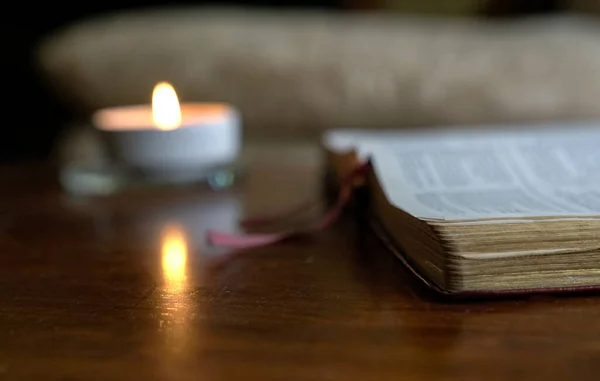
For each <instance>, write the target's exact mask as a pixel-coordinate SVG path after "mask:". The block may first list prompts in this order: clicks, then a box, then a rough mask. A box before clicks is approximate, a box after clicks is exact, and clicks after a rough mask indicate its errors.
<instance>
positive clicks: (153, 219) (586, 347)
mask: <svg viewBox="0 0 600 381" xmlns="http://www.w3.org/2000/svg"><path fill="white" fill-rule="evenodd" d="M300 156H301V155H300ZM306 163H307V162H306V161H303V160H296V161H295V160H289V161H286V160H282V158H280V160H273V158H269V159H265V160H262V161H261V160H258V161H255V162H254V164H253V165H252V166H250V172H249V174H248V177H247V178H246V179H245V181H244V182H243V183H241V184H239V185H238V187H237V188H236V189H234V190H231V191H225V192H222V193H211V192H207V191H201V190H188V191H178V192H172V193H165V192H153V193H148V194H134V195H122V196H118V197H112V198H108V199H101V200H86V199H74V198H70V197H68V196H67V195H65V194H62V193H61V191H60V188H59V187H58V186H57V185H56V184H55V181H54V177H53V176H52V174H51V172H49V171H48V169H47V168H45V167H44V166H43V165H37V164H34V165H24V166H12V167H3V168H2V169H0V172H1V174H2V186H1V187H0V200H1V201H0V213H1V214H0V379H1V380H79V379H81V380H103V381H105V380H129V379H142V380H260V381H266V380H302V381H306V380H379V381H382V380H394V381H395V380H478V381H479V380H485V381H492V380H509V379H528V380H544V381H550V380H597V379H598V377H600V297H594V296H589V295H588V296H577V297H560V298H552V297H536V298H528V299H521V300H496V301H488V302H468V303H467V302H448V301H443V300H439V299H436V298H435V297H431V296H430V295H428V294H427V293H425V292H422V290H421V289H420V288H419V286H418V285H416V284H415V282H414V281H413V280H412V278H410V276H409V275H407V273H406V272H405V271H404V269H403V268H402V266H401V265H400V264H399V262H398V261H397V260H396V259H395V258H393V257H392V256H391V255H390V254H389V253H387V252H385V250H383V249H382V247H381V246H380V245H379V244H378V243H377V241H375V240H373V241H372V242H371V243H369V244H368V245H367V246H366V247H365V246H361V245H358V244H357V240H356V237H357V231H356V226H355V224H354V222H353V221H352V220H351V219H345V220H342V221H340V222H339V223H338V224H337V225H336V226H335V227H333V228H331V229H330V230H328V231H326V232H324V233H323V234H321V235H319V236H316V237H315V238H314V239H313V240H310V241H306V242H299V243H296V244H280V245H275V246H272V247H267V248H262V249H254V250H251V251H248V252H247V253H245V254H244V255H241V256H238V257H237V258H236V259H234V260H232V261H230V262H228V263H226V265H225V266H222V267H220V268H213V267H211V266H208V264H210V263H211V262H210V261H209V258H211V257H212V256H215V255H219V254H218V253H216V254H215V253H213V252H211V251H210V250H208V249H207V248H206V247H205V246H204V245H203V239H204V236H203V232H204V230H205V229H206V228H209V227H216V228H221V229H224V230H232V229H235V228H236V222H237V219H238V218H239V217H240V216H241V215H246V214H253V213H255V212H257V211H259V210H262V211H263V212H265V211H275V210H279V209H284V208H285V207H287V206H290V205H293V204H294V202H296V201H298V200H300V199H303V198H304V197H305V196H307V195H310V194H316V192H317V191H318V185H319V179H318V176H316V170H317V167H318V166H316V165H315V162H314V161H313V162H311V164H306ZM367 242H369V239H368V238H367Z"/></svg>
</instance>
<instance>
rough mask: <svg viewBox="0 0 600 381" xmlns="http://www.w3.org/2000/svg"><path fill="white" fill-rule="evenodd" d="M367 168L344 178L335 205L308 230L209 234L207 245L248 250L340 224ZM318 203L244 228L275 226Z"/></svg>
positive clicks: (255, 221)
mask: <svg viewBox="0 0 600 381" xmlns="http://www.w3.org/2000/svg"><path fill="white" fill-rule="evenodd" d="M368 168H369V164H363V165H361V166H359V167H357V168H356V169H355V170H354V171H352V172H351V173H350V174H348V175H347V176H346V177H345V178H343V179H342V181H340V191H339V195H338V199H337V201H336V203H335V204H334V205H333V206H332V207H331V208H330V209H329V210H328V211H327V213H325V214H324V215H323V216H322V217H321V218H320V219H319V220H317V221H315V222H314V223H312V224H311V225H309V226H308V227H305V228H303V229H290V230H284V231H280V232H274V233H263V234H260V233H259V234H245V235H236V234H228V233H222V232H217V231H212V230H209V231H208V232H207V240H208V243H209V244H210V245H212V246H219V247H227V248H231V249H247V248H252V247H259V246H266V245H271V244H274V243H277V242H281V241H285V240H288V239H291V238H295V237H300V236H303V235H307V234H310V233H314V232H317V231H320V230H323V229H325V228H327V227H328V226H330V225H331V224H333V223H334V222H335V221H336V220H337V218H338V217H339V215H340V214H341V212H342V210H343V209H344V206H345V205H346V204H347V203H348V201H349V200H350V196H351V195H352V191H353V189H354V181H355V180H356V179H357V178H358V177H360V176H363V175H364V174H365V173H366V171H367V169H368ZM317 203H318V201H312V202H310V203H303V204H301V205H300V206H299V207H296V208H294V209H292V210H291V211H288V212H287V213H284V214H281V215H279V216H268V217H261V218H253V219H249V220H246V221H242V223H241V224H242V225H243V226H250V225H268V224H273V223H275V222H277V221H281V220H285V219H289V218H290V217H292V216H294V215H296V214H298V213H300V212H302V211H305V210H307V209H309V208H311V207H312V206H314V205H315V204H317Z"/></svg>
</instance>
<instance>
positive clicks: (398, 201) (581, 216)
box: [323, 123, 600, 294]
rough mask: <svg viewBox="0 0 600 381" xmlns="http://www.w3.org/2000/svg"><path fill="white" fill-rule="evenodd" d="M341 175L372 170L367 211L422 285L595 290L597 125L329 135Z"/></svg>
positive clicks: (598, 276)
mask: <svg viewBox="0 0 600 381" xmlns="http://www.w3.org/2000/svg"><path fill="white" fill-rule="evenodd" d="M323 146H324V148H325V150H326V152H327V156H328V158H329V166H330V169H331V170H332V171H333V172H334V173H335V174H336V176H339V177H342V176H344V175H345V174H347V173H348V171H350V170H351V169H352V168H353V167H355V166H356V165H358V163H361V162H365V161H369V162H370V163H371V167H370V168H371V169H370V171H369V172H368V175H367V176H366V178H365V180H364V184H366V189H367V190H368V194H369V211H370V214H371V215H372V217H374V220H376V221H377V222H378V224H379V226H380V227H381V228H382V230H383V231H385V235H386V237H387V238H388V239H389V241H391V242H392V243H393V244H394V246H395V247H397V248H398V251H397V253H398V255H399V256H400V257H401V258H402V260H403V261H404V262H405V263H406V264H407V265H408V266H409V267H410V268H411V269H412V270H413V271H414V272H415V273H416V274H417V275H418V276H419V277H420V278H421V279H422V280H424V281H425V282H426V283H428V284H429V285H430V286H432V287H433V288H435V289H436V290H438V291H441V292H443V293H448V294H465V293H466V294H470V293H475V294H477V293H505V292H514V293H524V292H536V291H569V290H580V289H586V288H595V287H597V286H600V123H599V124H593V123H589V124H578V125H565V126H559V125H553V126H541V125H537V126H520V127H519V128H516V127H515V128H510V127H506V126H498V128H494V127H491V126H490V127H486V128H480V129H475V128H473V129H469V130H456V129H453V130H448V129H446V130H427V131H425V132H423V131H385V132H384V131H381V132H373V131H357V130H334V131H329V132H328V133H327V134H325V136H324V137H323Z"/></svg>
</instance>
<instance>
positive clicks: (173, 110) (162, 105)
mask: <svg viewBox="0 0 600 381" xmlns="http://www.w3.org/2000/svg"><path fill="white" fill-rule="evenodd" d="M152 119H153V120H154V125H156V127H157V128H160V129H161V130H174V129H176V128H178V127H179V126H180V125H181V107H180V106H179V99H177V93H176V92H175V89H174V88H173V86H171V84H169V83H168V82H159V83H158V84H156V86H155V87H154V91H153V92H152Z"/></svg>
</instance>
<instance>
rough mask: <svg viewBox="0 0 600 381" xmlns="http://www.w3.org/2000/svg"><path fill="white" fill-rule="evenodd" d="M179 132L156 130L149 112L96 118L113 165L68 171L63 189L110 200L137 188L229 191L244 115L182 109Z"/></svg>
mask: <svg viewBox="0 0 600 381" xmlns="http://www.w3.org/2000/svg"><path fill="white" fill-rule="evenodd" d="M180 110H181V116H182V117H181V121H180V123H179V125H178V126H177V127H176V128H172V129H166V130H165V129H159V128H157V127H156V126H154V125H153V121H152V112H151V109H150V108H149V106H129V107H115V108H107V109H102V110H99V111H97V112H96V113H94V114H93V116H92V120H91V124H92V126H93V128H94V129H95V130H96V131H97V133H98V136H100V137H101V139H102V142H103V144H104V147H105V148H106V152H108V161H105V162H102V163H98V162H96V163H90V162H87V163H85V162H75V163H69V164H67V165H65V166H64V168H63V170H62V173H61V183H62V184H63V187H64V188H65V189H66V190H67V191H68V192H70V193H73V194H110V193H115V192H119V191H123V190H127V189H132V188H140V187H157V186H183V185H193V184H199V183H200V184H207V185H209V186H210V187H212V188H228V187H230V186H231V185H233V183H234V180H235V178H236V177H237V175H238V173H239V168H238V165H237V164H238V157H239V155H240V151H241V146H242V126H241V118H240V115H239V112H238V111H237V110H236V109H235V108H234V107H232V106H229V105H225V104H206V103H191V104H190V103H188V104H183V105H181V108H180Z"/></svg>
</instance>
